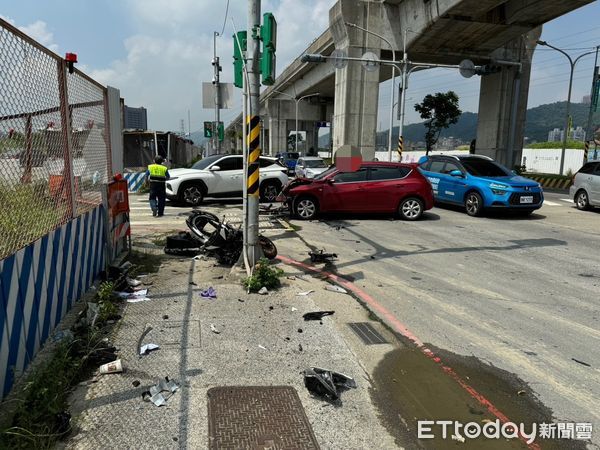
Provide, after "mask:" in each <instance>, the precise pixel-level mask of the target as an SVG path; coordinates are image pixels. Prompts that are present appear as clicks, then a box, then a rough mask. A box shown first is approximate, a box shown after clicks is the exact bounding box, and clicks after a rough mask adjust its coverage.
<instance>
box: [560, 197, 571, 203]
mask: <svg viewBox="0 0 600 450" xmlns="http://www.w3.org/2000/svg"><path fill="white" fill-rule="evenodd" d="M561 200H562V201H563V202H567V203H573V199H572V198H561Z"/></svg>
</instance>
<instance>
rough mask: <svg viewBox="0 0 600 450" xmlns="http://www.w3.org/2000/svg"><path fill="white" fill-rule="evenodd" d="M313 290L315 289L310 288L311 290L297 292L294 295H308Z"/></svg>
mask: <svg viewBox="0 0 600 450" xmlns="http://www.w3.org/2000/svg"><path fill="white" fill-rule="evenodd" d="M313 292H315V291H314V290H312V289H311V290H309V291H306V292H298V293H297V294H296V295H303V296H305V297H306V296H307V295H310V294H311V293H313Z"/></svg>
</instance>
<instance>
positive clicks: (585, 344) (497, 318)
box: [277, 193, 600, 444]
mask: <svg viewBox="0 0 600 450" xmlns="http://www.w3.org/2000/svg"><path fill="white" fill-rule="evenodd" d="M293 223H294V224H295V225H298V226H300V227H301V229H300V230H299V231H298V234H299V235H300V237H301V238H302V239H303V240H304V241H305V242H306V243H307V244H309V245H311V246H315V247H318V248H325V249H326V250H327V251H332V252H335V253H337V254H338V256H339V258H338V261H337V262H336V264H335V266H336V269H337V271H338V272H339V273H342V274H348V275H351V276H353V277H354V278H355V279H356V283H357V284H359V285H362V286H364V287H365V290H366V291H367V292H369V293H370V294H371V295H372V296H374V297H376V298H377V300H378V301H380V302H381V303H383V304H384V305H385V306H386V307H387V308H388V309H389V310H390V311H392V312H393V313H394V314H395V315H396V317H397V318H398V319H399V320H401V321H402V322H403V323H404V324H405V325H406V326H407V327H408V328H409V329H410V330H411V331H412V332H413V333H414V334H415V335H416V336H418V337H419V338H420V339H421V340H422V341H424V342H427V343H429V344H431V345H433V346H435V347H438V348H441V349H445V350H448V351H451V352H454V353H457V354H459V355H467V356H475V357H476V358H479V359H480V360H482V361H484V362H487V363H489V364H491V365H493V366H496V367H498V368H500V369H504V370H506V371H508V372H510V373H514V374H515V375H516V376H518V377H520V378H521V379H522V380H523V381H525V382H526V383H527V384H528V385H529V386H530V387H531V388H532V389H533V390H534V391H535V393H536V394H537V395H538V398H539V399H540V400H541V401H542V402H543V403H544V404H545V405H546V406H547V407H549V408H551V409H552V410H553V413H554V416H555V418H556V419H557V420H560V421H569V422H592V423H593V424H594V431H595V433H594V436H593V441H594V443H596V444H598V442H599V441H600V251H599V249H600V209H599V210H596V211H589V212H582V211H578V210H577V209H575V207H574V205H573V203H572V202H571V201H570V200H569V199H568V196H567V195H566V194H554V193H547V194H546V203H545V205H544V207H543V208H542V209H540V210H539V212H537V213H534V214H533V215H532V216H531V217H527V218H519V217H514V216H512V217H511V216H505V215H501V214H500V215H496V214H495V215H493V216H487V217H482V218H472V217H469V216H467V215H466V214H465V213H464V212H463V211H461V210H460V209H457V208H440V207H436V208H434V209H433V210H431V211H430V212H428V213H427V214H426V216H425V217H424V219H423V220H421V221H418V222H413V223H411V222H403V221H399V220H391V218H389V217H377V218H370V217H356V216H342V217H340V216H335V217H328V218H326V220H322V221H314V222H302V221H293ZM277 245H278V246H279V251H280V253H285V252H286V251H290V252H291V251H293V248H291V247H288V245H289V244H286V241H285V240H279V241H278V242H277ZM575 360H577V361H575Z"/></svg>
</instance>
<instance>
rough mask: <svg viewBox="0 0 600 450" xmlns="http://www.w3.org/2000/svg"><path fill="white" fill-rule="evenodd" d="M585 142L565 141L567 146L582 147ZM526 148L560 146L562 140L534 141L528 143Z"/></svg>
mask: <svg viewBox="0 0 600 450" xmlns="http://www.w3.org/2000/svg"><path fill="white" fill-rule="evenodd" d="M584 147H585V144H584V143H583V142H582V141H573V140H570V139H569V140H568V141H567V148H575V149H583V148H584ZM526 148H562V141H559V142H536V143H535V144H528V145H527V146H526Z"/></svg>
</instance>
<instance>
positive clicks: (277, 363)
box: [66, 257, 397, 449]
mask: <svg viewBox="0 0 600 450" xmlns="http://www.w3.org/2000/svg"><path fill="white" fill-rule="evenodd" d="M280 266H281V264H280ZM283 268H284V270H285V271H286V275H288V276H290V275H298V274H299V273H298V271H297V270H296V269H294V268H291V267H285V266H283ZM221 277H222V278H221ZM308 279H309V281H304V280H302V279H298V278H296V279H286V278H283V282H284V286H283V287H282V288H281V289H279V290H278V291H273V292H270V293H269V295H267V296H261V295H258V294H250V295H247V294H246V293H245V290H244V289H243V288H242V286H241V284H240V282H239V277H238V276H237V275H230V269H228V268H222V267H215V264H214V261H213V260H212V259H207V260H192V259H191V258H171V257H169V258H165V259H164V261H163V263H162V265H161V266H160V269H159V271H158V272H157V273H156V274H152V275H149V276H148V277H146V278H144V281H145V282H146V283H152V284H151V285H150V286H149V293H148V295H149V297H150V298H151V300H150V301H148V302H141V303H128V304H127V305H126V309H125V311H124V313H123V320H122V321H121V323H120V324H119V326H118V329H117V330H116V332H115V335H114V337H113V341H114V344H115V345H116V346H117V348H118V349H119V356H120V357H121V359H122V360H123V362H124V366H125V367H126V370H125V371H124V372H123V373H121V374H111V375H100V376H99V377H98V378H97V379H98V381H97V382H96V383H91V384H89V385H87V386H80V387H79V388H78V389H77V390H76V392H75V393H74V395H73V408H72V412H73V416H74V418H75V419H74V420H75V425H76V427H77V428H78V429H77V434H76V435H75V436H74V437H73V438H72V439H71V440H70V441H69V442H68V443H67V445H66V448H69V449H93V448H98V447H99V446H101V447H103V448H131V449H138V448H144V449H154V448H156V449H159V448H160V449H176V448H209V447H210V448H236V449H239V448H307V449H308V448H318V447H316V445H315V441H316V443H318V445H319V446H320V447H321V448H340V449H341V448H345V449H350V448H352V449H359V448H373V446H376V447H377V448H395V447H397V446H396V445H395V443H394V439H393V438H392V437H391V436H390V435H389V433H388V432H387V431H386V429H385V428H384V427H383V426H382V425H381V424H380V421H379V419H378V415H379V412H378V411H377V410H376V408H375V406H374V405H373V403H372V400H371V395H370V390H371V389H372V385H371V382H370V378H369V376H368V367H369V366H370V365H371V364H373V363H374V361H376V360H377V358H378V357H379V356H380V355H382V354H384V353H386V352H389V351H390V350H391V349H392V348H393V346H392V345H391V344H382V345H377V346H370V347H369V352H367V353H365V354H367V355H369V356H367V357H362V356H361V357H359V356H358V354H357V352H356V351H354V349H353V348H352V346H353V343H355V344H359V342H360V341H359V339H358V337H357V336H356V335H354V334H353V333H352V332H351V331H350V329H349V327H347V326H346V322H348V321H353V322H366V321H368V319H367V316H366V314H367V313H366V312H365V310H364V309H363V308H362V307H361V306H359V305H358V304H357V303H356V301H355V300H354V299H353V298H352V297H350V296H349V295H345V294H340V293H334V292H330V291H327V290H325V289H324V287H325V286H326V283H325V282H323V281H321V280H319V279H317V278H312V277H308ZM208 286H213V287H214V288H215V289H216V291H217V295H218V297H217V299H216V300H207V299H204V298H202V297H200V296H199V292H200V290H201V289H204V288H207V287H208ZM309 289H313V290H314V291H315V292H314V293H312V294H310V295H308V296H297V295H296V294H297V293H299V292H303V291H307V290H309ZM292 307H294V308H297V311H292ZM324 309H325V310H326V309H333V310H335V311H336V313H335V314H334V315H333V316H329V317H325V318H324V319H323V320H322V324H320V322H319V321H308V322H305V321H304V320H303V319H302V315H303V314H304V313H306V312H309V311H315V310H324ZM372 323H373V324H374V326H375V327H377V330H378V331H379V332H380V333H382V334H383V335H385V334H386V333H387V331H386V330H385V329H383V327H381V326H380V324H378V323H375V322H372ZM146 324H150V325H151V326H152V327H153V330H152V331H151V332H150V333H149V334H148V335H147V336H146V338H145V339H144V343H155V344H158V345H159V346H160V347H161V348H160V350H157V351H155V352H152V353H150V354H149V355H146V356H143V357H139V356H137V354H136V353H137V351H136V348H137V341H138V339H139V337H140V335H141V333H142V331H143V330H144V328H145V326H146ZM211 324H213V325H214V326H215V327H216V328H217V330H218V331H220V334H215V333H214V332H212V331H211ZM390 341H391V340H390ZM315 366H316V367H322V368H326V369H330V370H335V371H338V372H342V373H344V374H347V375H349V376H351V377H353V378H354V379H355V380H356V383H357V385H358V387H357V389H350V390H347V391H345V392H343V393H342V394H341V400H342V402H343V404H342V406H339V407H336V406H332V405H331V404H330V403H328V402H326V401H323V400H321V399H319V398H316V397H312V396H311V395H310V393H309V392H308V390H307V389H306V388H305V386H304V379H303V375H302V374H301V372H302V371H303V370H304V369H306V368H309V367H315ZM165 376H168V377H169V378H170V379H172V380H175V381H176V382H177V383H179V384H180V385H181V388H180V390H178V391H177V392H176V393H175V394H173V396H172V397H170V398H168V400H167V402H166V406H162V407H157V406H155V405H154V404H152V403H150V402H145V401H143V400H142V393H143V392H144V391H146V390H148V388H149V387H150V386H151V385H153V384H156V383H157V382H158V380H159V379H161V378H164V377H165ZM136 381H139V385H138V386H137V387H135V386H134V382H136ZM135 384H137V383H135ZM220 386H288V387H291V388H293V390H289V389H287V390H269V391H266V392H265V391H262V390H259V391H257V392H258V395H259V397H260V399H261V400H260V401H259V402H258V403H256V402H257V400H256V398H257V397H256V395H257V393H256V392H254V393H253V392H247V391H244V392H234V397H233V398H234V400H233V404H229V405H228V404H226V403H224V402H226V401H227V400H228V399H227V398H225V397H226V395H225V396H223V394H224V393H225V394H227V391H211V393H212V397H211V399H210V403H211V410H212V411H213V412H214V413H213V415H212V417H213V418H212V419H211V417H209V411H208V409H209V406H208V403H209V397H208V395H207V392H208V391H209V389H211V388H216V387H220ZM294 391H295V392H297V395H298V398H299V401H300V402H301V405H300V404H298V405H297V406H294V400H295V394H294ZM253 395H254V396H253ZM275 400H277V402H275ZM229 401H231V398H230V399H229ZM296 401H297V400H296ZM273 408H274V409H273ZM304 413H305V414H306V417H307V418H308V424H309V425H308V424H306V423H304ZM211 420H212V423H211V424H210V425H209V422H211ZM228 421H229V423H231V426H230V427H227V426H226V424H227V423H228ZM244 424H245V426H244ZM311 429H312V432H313V433H314V439H313V437H312V436H311ZM209 430H211V438H212V441H211V440H210V438H209ZM210 442H212V445H211V444H210ZM286 443H287V444H286Z"/></svg>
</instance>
